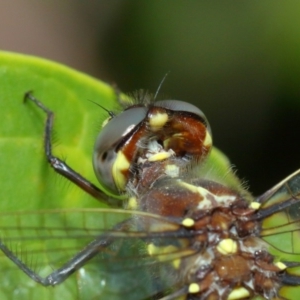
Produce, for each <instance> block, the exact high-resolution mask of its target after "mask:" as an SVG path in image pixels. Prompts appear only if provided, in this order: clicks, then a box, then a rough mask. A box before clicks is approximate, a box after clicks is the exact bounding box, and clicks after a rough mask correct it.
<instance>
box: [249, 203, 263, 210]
mask: <svg viewBox="0 0 300 300" xmlns="http://www.w3.org/2000/svg"><path fill="white" fill-rule="evenodd" d="M260 206H261V204H260V203H258V202H251V203H250V205H249V207H250V208H252V209H255V210H257V209H259V208H260Z"/></svg>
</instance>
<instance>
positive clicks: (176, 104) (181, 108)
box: [155, 100, 211, 135]
mask: <svg viewBox="0 0 300 300" xmlns="http://www.w3.org/2000/svg"><path fill="white" fill-rule="evenodd" d="M155 105H156V106H160V107H164V108H167V109H170V110H173V111H178V112H190V113H193V114H195V115H197V116H198V117H200V119H202V120H203V123H204V124H205V125H206V126H207V130H208V132H209V134H210V135H211V129H210V126H209V123H208V121H207V119H206V117H205V115H204V113H203V112H202V110H201V109H199V108H198V107H197V106H195V105H193V104H190V103H187V102H184V101H180V100H162V101H157V102H155Z"/></svg>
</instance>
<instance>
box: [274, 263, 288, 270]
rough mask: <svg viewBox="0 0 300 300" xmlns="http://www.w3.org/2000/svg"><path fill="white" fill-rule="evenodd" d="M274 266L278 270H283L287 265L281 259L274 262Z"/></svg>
mask: <svg viewBox="0 0 300 300" xmlns="http://www.w3.org/2000/svg"><path fill="white" fill-rule="evenodd" d="M275 266H276V267H278V268H279V269H280V270H285V269H286V268H287V266H286V265H285V264H284V263H282V262H281V261H279V262H277V263H275Z"/></svg>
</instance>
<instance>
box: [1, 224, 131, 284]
mask: <svg viewBox="0 0 300 300" xmlns="http://www.w3.org/2000/svg"><path fill="white" fill-rule="evenodd" d="M129 222H130V219H128V220H125V221H123V222H121V223H119V224H117V225H116V226H114V229H115V230H126V229H128V224H129ZM113 241H114V237H113V236H111V235H110V234H103V235H101V236H99V237H98V238H96V239H95V240H93V241H92V242H91V243H89V244H88V245H87V246H86V247H85V248H83V249H82V250H81V251H80V252H78V253H77V254H76V255H75V256H74V257H73V258H71V259H70V260H69V261H68V262H66V263H65V264H64V265H63V266H62V267H60V268H59V269H57V270H55V271H53V272H52V273H50V274H49V275H48V276H46V277H41V276H40V275H38V274H37V273H36V272H35V271H34V270H32V269H31V268H30V267H29V266H28V265H27V264H26V263H24V262H23V261H22V260H20V259H19V258H18V257H17V256H16V255H15V254H14V253H13V252H12V251H11V250H10V249H9V248H7V247H6V245H5V244H4V243H3V242H2V240H1V239H0V250H2V252H3V253H4V254H5V255H6V256H7V257H8V258H9V259H10V260H11V261H12V262H13V263H14V264H16V265H17V266H18V267H19V269H21V270H22V271H23V272H24V273H25V274H27V275H28V276H29V277H30V278H31V279H32V280H34V281H35V282H37V283H39V284H41V285H43V286H54V285H57V284H60V283H62V282H64V281H65V280H66V279H67V278H68V277H69V276H71V275H72V274H73V273H74V272H76V271H77V270H78V269H80V268H81V267H82V266H84V265H85V264H86V262H88V261H89V260H91V259H92V258H93V257H95V256H96V255H97V254H99V252H101V251H103V250H105V248H107V247H108V246H109V245H110V244H111V243H112V242H113Z"/></svg>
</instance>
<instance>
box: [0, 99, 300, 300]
mask: <svg viewBox="0 0 300 300" xmlns="http://www.w3.org/2000/svg"><path fill="white" fill-rule="evenodd" d="M27 97H28V98H29V99H30V100H32V101H33V102H35V104H36V105H38V106H39V107H40V108H41V109H42V110H44V112H45V113H46V114H47V125H46V129H45V136H46V142H45V152H46V156H47V158H48V161H49V162H50V164H51V166H52V167H53V168H54V170H55V171H56V172H58V173H60V174H62V175H63V176H65V177H67V178H68V179H70V180H71V181H73V182H74V183H75V184H77V185H78V186H80V187H81V188H83V189H84V190H85V191H87V192H88V193H90V194H91V195H93V196H94V197H95V198H102V199H104V201H106V203H108V204H111V205H114V206H118V205H117V204H116V202H114V201H113V200H111V199H110V198H109V197H108V196H106V195H105V194H104V193H103V192H102V191H101V190H99V189H98V188H97V187H96V186H94V185H93V184H91V183H90V182H89V181H87V180H86V179H85V178H83V177H82V176H80V175H79V174H78V173H76V172H75V171H74V170H73V169H71V168H70V167H69V166H68V165H67V164H66V163H64V162H63V161H61V160H60V159H59V158H57V157H54V156H53V155H52V150H51V146H52V145H51V138H50V137H51V128H52V118H53V113H52V112H51V111H50V110H48V109H47V108H46V107H44V106H43V104H42V103H41V102H39V101H38V100H37V99H35V98H34V97H33V96H32V95H31V94H28V95H27ZM211 148H212V138H211V130H210V127H209V124H208V122H207V120H206V118H205V116H204V114H203V113H202V112H201V111H200V110H199V109H198V108H196V107H195V106H193V105H191V104H188V103H185V102H182V101H175V100H170V101H166V100H165V101H157V102H150V103H138V104H136V105H132V106H129V107H127V108H126V109H125V110H124V111H123V112H122V113H121V114H120V115H117V116H114V115H112V118H111V119H110V120H109V121H108V122H107V124H106V125H105V126H104V128H103V130H102V131H101V133H100V134H99V136H98V138H97V140H96V143H95V152H94V156H93V164H94V170H95V173H96V175H97V177H98V179H99V181H101V182H103V183H104V185H105V186H106V187H107V188H108V189H110V190H111V191H112V192H115V193H125V194H126V195H127V196H128V200H127V201H125V204H124V209H99V210H97V209H93V210H80V211H74V210H69V211H63V210H57V211H47V212H39V220H42V221H41V224H43V225H42V226H39V227H38V226H37V228H38V229H35V232H39V231H40V233H39V234H37V233H36V236H39V237H40V236H43V240H47V239H46V238H45V236H47V234H48V235H49V232H51V238H52V240H55V238H57V239H58V240H61V239H59V238H61V236H62V235H65V236H67V235H68V238H69V239H73V240H74V249H77V248H80V247H81V249H79V250H80V251H78V252H74V253H73V254H72V255H73V257H72V256H70V257H68V258H67V259H66V260H65V261H62V259H61V258H60V266H59V267H58V269H57V270H55V271H54V272H52V273H51V274H50V275H48V276H46V277H42V276H40V275H38V274H37V273H36V272H35V271H33V270H32V269H31V268H30V267H28V266H27V265H26V264H25V263H24V262H22V261H21V260H20V259H18V258H17V256H16V255H15V254H14V253H13V252H12V251H11V250H10V249H9V248H8V247H7V244H6V243H9V242H11V239H10V238H9V230H10V229H9V228H7V229H6V231H5V233H6V236H8V237H6V238H5V239H3V240H2V241H1V242H0V248H1V250H2V251H3V253H4V254H5V255H6V256H7V257H8V258H9V259H11V260H12V261H13V262H14V263H15V264H16V265H17V266H18V267H19V268H20V269H21V270H22V271H23V272H25V273H26V274H27V275H28V276H29V277H30V278H32V279H33V280H35V281H36V282H38V283H41V284H42V285H45V286H47V285H57V284H59V283H62V282H63V281H65V280H66V279H67V278H68V277H69V276H71V275H72V274H73V273H74V272H75V271H77V270H79V272H84V271H85V270H89V272H90V273H91V274H97V276H94V279H93V280H94V281H93V282H96V281H97V280H98V283H99V286H97V285H96V286H97V288H96V292H94V293H92V292H91V291H87V294H83V295H82V298H83V299H91V298H99V297H100V298H101V299H124V298H126V299H249V298H251V299H252V298H253V299H284V297H285V292H283V290H284V288H285V287H290V286H299V285H300V276H299V275H297V273H296V271H297V267H299V263H298V261H299V255H300V246H297V243H296V242H297V238H298V236H297V235H298V234H299V220H300V213H299V212H298V210H299V190H300V175H299V173H300V172H299V171H298V172H296V173H294V174H292V175H291V176H289V177H288V178H287V179H285V180H284V181H282V182H281V183H279V184H278V185H276V186H274V187H273V188H272V189H270V190H269V191H267V192H266V193H265V194H263V195H262V196H260V197H258V198H256V199H255V198H253V197H252V196H251V195H250V194H249V193H248V192H247V191H246V190H245V189H244V188H243V186H242V185H241V184H236V183H238V180H237V179H236V181H235V184H232V183H231V184H230V183H229V181H228V180H227V177H228V175H226V174H220V173H219V172H218V170H215V169H214V167H213V166H211V165H210V161H209V158H207V157H209V155H210V150H211ZM228 171H229V170H228ZM199 174H200V175H199ZM22 215H26V213H20V214H14V215H8V216H7V218H8V219H9V221H8V223H9V222H11V220H12V219H15V223H16V224H19V223H20V220H19V219H21V217H22ZM32 215H33V214H32ZM36 215H37V214H35V216H36ZM28 216H29V217H30V213H27V217H28ZM112 217H113V218H114V221H112V220H111V218H112ZM48 219H49V220H51V222H49V223H48V222H46V221H47V220H48ZM53 220H56V223H55V224H53ZM3 222H4V221H3ZM4 224H5V222H4ZM75 225H76V226H75ZM2 227H3V226H1V228H2ZM10 228H11V227H10ZM2 230H3V229H2ZM53 232H54V233H55V234H53ZM278 237H279V239H280V242H279V244H278ZM22 238H23V239H25V238H24V237H22ZM275 238H277V241H276V240H275ZM36 239H38V238H36ZM53 243H54V242H53ZM281 243H282V244H283V245H282V246H281V245H280V244H281ZM51 247H53V248H51ZM44 248H45V246H44ZM55 249H56V248H55V247H54V246H53V245H52V244H51V245H47V246H46V250H47V251H49V252H51V251H52V252H55V251H56V250H55ZM62 249H63V246H62V245H60V247H59V251H58V252H60V251H61V250H62ZM40 251H41V250H40ZM93 272H94V273H93ZM83 278H84V277H83ZM95 280H96V281H95ZM100 283H101V284H100ZM104 286H105V288H104ZM94 288H95V287H94ZM97 289H98V290H99V293H98V292H97ZM288 297H290V296H288Z"/></svg>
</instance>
